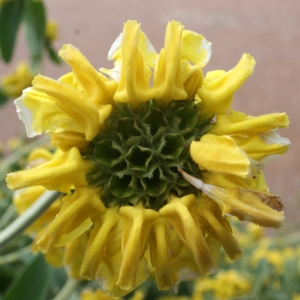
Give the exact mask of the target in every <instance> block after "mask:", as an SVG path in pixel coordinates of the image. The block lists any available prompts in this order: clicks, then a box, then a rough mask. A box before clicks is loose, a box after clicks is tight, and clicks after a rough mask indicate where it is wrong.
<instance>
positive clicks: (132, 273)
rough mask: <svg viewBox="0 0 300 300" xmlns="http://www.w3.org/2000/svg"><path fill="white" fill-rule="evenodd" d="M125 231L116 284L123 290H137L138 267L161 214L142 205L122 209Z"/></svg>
mask: <svg viewBox="0 0 300 300" xmlns="http://www.w3.org/2000/svg"><path fill="white" fill-rule="evenodd" d="M120 214H121V215H122V217H123V222H124V231H123V240H122V253H123V256H122V263H121V266H120V272H119V277H118V280H117V282H116V284H117V285H119V286H120V288H121V289H124V290H131V289H132V288H135V287H136V286H137V285H136V276H137V267H138V264H139V261H140V259H142V258H143V255H144V253H145V251H146V248H147V246H148V238H149V233H150V230H151V227H152V224H153V222H154V221H155V220H156V219H157V218H158V217H159V214H158V213H157V212H156V211H154V210H152V209H145V208H144V207H143V205H142V204H139V205H137V206H123V207H121V208H120Z"/></svg>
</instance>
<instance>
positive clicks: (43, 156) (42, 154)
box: [27, 148, 54, 164]
mask: <svg viewBox="0 0 300 300" xmlns="http://www.w3.org/2000/svg"><path fill="white" fill-rule="evenodd" d="M53 157H54V155H53V153H52V152H50V151H49V150H48V149H45V148H35V149H33V150H32V151H31V152H30V153H29V155H28V157H27V161H28V162H29V163H30V164H31V163H32V162H34V161H39V162H46V161H49V160H51V159H53Z"/></svg>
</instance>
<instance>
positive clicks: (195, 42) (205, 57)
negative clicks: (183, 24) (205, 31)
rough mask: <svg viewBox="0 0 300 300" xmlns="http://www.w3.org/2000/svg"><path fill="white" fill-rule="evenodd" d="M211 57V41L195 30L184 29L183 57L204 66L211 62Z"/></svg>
mask: <svg viewBox="0 0 300 300" xmlns="http://www.w3.org/2000/svg"><path fill="white" fill-rule="evenodd" d="M210 57H211V43H210V42H209V41H207V40H206V39H205V38H204V37H203V36H202V35H200V34H198V33H196V32H194V31H191V30H183V33H182V43H181V59H185V60H187V61H190V62H191V63H192V64H194V65H198V66H199V67H201V68H203V67H204V66H205V65H206V64H207V63H208V62H209V60H210Z"/></svg>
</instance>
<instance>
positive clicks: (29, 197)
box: [13, 186, 61, 237]
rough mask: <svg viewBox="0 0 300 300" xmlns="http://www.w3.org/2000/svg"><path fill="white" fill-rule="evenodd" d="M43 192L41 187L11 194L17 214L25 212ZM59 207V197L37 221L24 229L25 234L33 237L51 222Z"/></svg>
mask: <svg viewBox="0 0 300 300" xmlns="http://www.w3.org/2000/svg"><path fill="white" fill-rule="evenodd" d="M45 192H46V189H45V188H44V187H42V186H32V187H28V188H24V189H20V190H18V191H15V192H14V193H13V203H14V206H15V208H16V210H17V213H18V214H22V213H23V212H25V211H26V210H27V209H28V208H29V207H30V206H31V205H32V204H33V203H34V202H35V201H37V200H38V198H39V197H40V196H42V195H43V193H45ZM60 207H61V197H58V198H57V200H56V201H54V202H53V203H52V204H51V205H50V207H48V209H47V210H46V211H45V212H44V213H43V214H42V215H41V216H40V217H39V218H38V219H37V220H35V221H34V222H33V223H32V224H31V225H30V226H29V227H27V228H26V233H27V234H28V235H29V236H31V237H35V236H36V235H37V234H38V233H39V232H40V231H41V230H42V229H43V228H44V227H45V226H47V225H48V224H49V223H50V222H52V220H53V219H54V218H55V216H56V214H57V213H58V212H59V210H60Z"/></svg>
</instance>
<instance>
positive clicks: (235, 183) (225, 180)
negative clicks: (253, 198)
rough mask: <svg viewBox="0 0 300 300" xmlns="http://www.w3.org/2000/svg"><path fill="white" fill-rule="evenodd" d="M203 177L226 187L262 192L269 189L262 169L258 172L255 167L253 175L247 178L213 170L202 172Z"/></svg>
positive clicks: (213, 183) (206, 180)
mask: <svg viewBox="0 0 300 300" xmlns="http://www.w3.org/2000/svg"><path fill="white" fill-rule="evenodd" d="M201 177H202V179H203V181H204V182H206V183H209V184H211V185H216V186H219V187H222V188H225V189H233V188H235V187H241V188H244V189H251V190H258V191H262V192H267V191H268V190H269V189H268V186H267V184H266V181H265V178H264V175H263V173H262V172H261V171H260V172H259V173H258V172H257V171H256V170H254V169H251V175H250V176H248V177H247V178H242V177H240V176H235V175H229V174H220V173H212V172H202V174H201Z"/></svg>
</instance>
